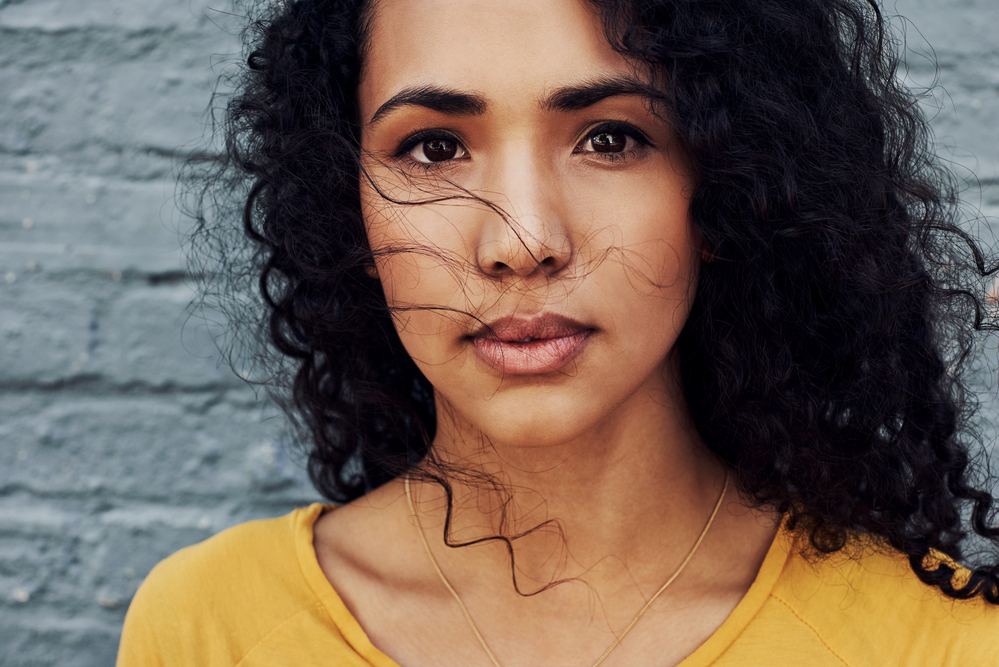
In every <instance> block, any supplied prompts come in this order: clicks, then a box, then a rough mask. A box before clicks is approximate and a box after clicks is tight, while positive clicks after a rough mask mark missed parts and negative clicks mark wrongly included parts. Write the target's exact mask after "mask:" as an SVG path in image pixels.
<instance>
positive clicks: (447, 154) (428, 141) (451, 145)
mask: <svg viewBox="0 0 999 667" xmlns="http://www.w3.org/2000/svg"><path fill="white" fill-rule="evenodd" d="M399 154H400V155H401V156H404V157H406V158H408V159H410V160H412V161H413V162H418V163H420V164H421V165H436V164H441V163H443V162H448V161H450V160H454V159H456V158H463V157H465V156H466V155H467V154H468V152H467V151H466V150H465V147H464V146H462V145H461V142H460V141H458V139H457V138H456V137H455V136H454V135H452V134H449V133H446V132H441V131H439V130H430V131H427V132H420V133H418V134H415V135H413V136H412V137H410V138H409V139H407V140H406V141H405V142H403V145H402V146H400V147H399Z"/></svg>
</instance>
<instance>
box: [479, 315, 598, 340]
mask: <svg viewBox="0 0 999 667" xmlns="http://www.w3.org/2000/svg"><path fill="white" fill-rule="evenodd" d="M592 328H593V327H589V326H587V325H585V324H582V323H580V322H577V321H576V320H574V319H572V318H571V317H565V316H563V315H556V314H555V313H545V314H542V315H535V316H533V317H521V316H516V315H512V316H508V317H501V318H499V319H496V320H493V321H492V322H485V323H482V324H480V325H479V326H477V327H475V328H474V329H473V330H472V332H471V334H469V336H470V337H471V338H489V339H492V340H499V341H502V342H507V343H509V342H517V341H526V340H536V339H541V340H544V339H551V338H564V337H565V336H572V335H574V334H577V333H580V332H582V331H588V330H590V329H592Z"/></svg>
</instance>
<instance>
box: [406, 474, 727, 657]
mask: <svg viewBox="0 0 999 667" xmlns="http://www.w3.org/2000/svg"><path fill="white" fill-rule="evenodd" d="M405 487H406V502H407V503H409V513H410V515H412V517H413V520H414V521H415V522H416V531H417V532H418V533H419V534H420V541H421V542H422V543H423V550H424V551H426V552H427V557H428V558H430V563H431V564H432V565H433V566H434V570H435V571H436V572H437V576H438V577H440V580H441V583H443V584H444V587H445V588H447V590H448V592H450V593H451V596H452V597H453V598H454V600H455V602H457V603H458V606H459V607H460V608H461V613H462V614H464V615H465V620H466V621H468V627H470V628H472V632H473V633H474V634H475V638H476V639H478V640H479V645H480V646H482V650H483V651H485V652H486V655H487V656H489V660H490V661H492V663H493V665H495V667H502V666H501V665H500V663H499V660H497V659H496V656H495V655H493V652H492V649H490V648H489V645H488V644H486V640H485V639H484V638H483V637H482V633H481V632H479V628H478V626H476V625H475V621H473V620H472V615H471V614H469V613H468V608H467V607H465V603H464V602H462V601H461V598H460V597H458V592H457V591H455V590H454V587H452V586H451V583H450V582H449V581H448V580H447V577H445V576H444V573H443V572H441V567H440V565H438V564H437V559H436V558H434V554H433V552H432V551H430V544H429V543H428V542H427V538H426V536H425V535H424V534H423V526H422V525H421V524H420V517H419V516H417V514H416V507H415V506H414V505H413V495H412V494H411V493H410V491H409V477H408V476H407V477H406V479H405ZM727 491H728V470H726V471H725V483H724V484H723V485H722V490H721V494H720V495H719V496H718V500H717V502H715V508H714V509H713V510H711V516H710V517H708V522H707V523H706V524H704V529H703V530H701V534H700V535H698V537H697V541H696V542H694V546H692V547H690V551H688V552H687V556H686V558H684V559H683V562H682V563H680V566H679V567H677V568H676V570H674V572H673V574H672V575H670V578H669V579H667V580H666V583H665V584H663V585H662V587H661V588H660V589H659V590H658V591H656V594H655V595H653V596H652V597H651V598H649V601H648V602H646V603H645V604H644V605H643V606H642V608H641V609H639V610H638V613H637V614H635V617H634V618H633V619H631V623H628V625H627V626H626V627H625V628H624V630H622V631H621V634H619V635H617V637H615V639H614V641H613V642H611V645H610V646H608V647H607V650H606V651H604V652H603V655H601V656H600V657H599V658H598V659H597V661H596V662H595V663H593V667H599V665H600V664H601V663H602V662H603V661H604V660H606V659H607V656H609V655H610V654H611V651H613V650H614V649H616V648H617V647H618V644H620V643H621V642H622V641H623V640H624V638H625V635H627V634H628V633H629V632H631V629H632V628H633V627H635V624H636V623H638V620H639V619H640V618H642V616H644V615H645V612H646V611H648V609H649V607H651V606H652V603H653V602H655V601H656V598H658V597H659V596H660V595H662V592H663V591H665V590H666V588H667V587H669V585H670V584H672V583H673V582H674V581H675V580H676V578H677V577H679V576H680V573H681V572H683V569H684V568H685V567H687V563H689V562H690V559H691V558H693V557H694V553H695V552H696V551H697V547H699V546H701V542H702V541H704V536H705V535H707V534H708V529H709V528H711V524H712V523H714V521H715V516H717V515H718V510H719V509H720V508H721V504H722V500H724V498H725V493H726V492H727Z"/></svg>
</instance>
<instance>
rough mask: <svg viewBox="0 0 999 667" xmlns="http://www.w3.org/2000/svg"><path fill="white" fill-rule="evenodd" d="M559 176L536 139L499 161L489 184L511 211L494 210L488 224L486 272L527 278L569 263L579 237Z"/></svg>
mask: <svg viewBox="0 0 999 667" xmlns="http://www.w3.org/2000/svg"><path fill="white" fill-rule="evenodd" d="M518 143H520V142H518ZM554 176H555V169H554V165H551V164H547V162H546V161H545V159H544V156H543V155H540V154H538V152H537V150H536V144H535V146H530V145H520V146H511V147H510V150H507V151H505V152H504V154H502V155H498V156H497V157H496V159H495V160H494V161H493V164H492V165H491V168H490V170H489V177H488V179H487V182H486V183H484V184H483V185H484V188H483V189H484V190H485V191H486V192H488V193H494V194H493V195H492V196H491V197H490V199H491V200H492V201H493V202H494V203H495V204H497V209H498V211H502V213H505V214H506V215H505V216H504V215H501V214H500V213H499V212H492V211H490V212H489V214H490V215H489V219H488V220H485V221H484V223H483V228H482V232H481V236H480V244H479V247H478V251H477V254H478V257H477V261H478V264H479V268H480V269H481V270H482V271H483V272H484V273H487V274H490V275H497V276H499V275H506V274H514V275H517V276H519V277H526V276H529V275H531V274H533V273H534V272H536V271H539V270H541V271H543V272H545V273H548V274H552V273H555V272H558V271H560V270H562V269H563V268H564V267H565V266H566V265H568V263H569V261H570V260H571V258H572V254H573V240H572V236H571V234H570V228H569V224H568V223H569V221H568V220H566V217H567V215H566V213H567V211H566V201H565V198H564V195H565V193H564V191H563V188H562V186H561V183H560V182H559V179H558V178H557V177H554Z"/></svg>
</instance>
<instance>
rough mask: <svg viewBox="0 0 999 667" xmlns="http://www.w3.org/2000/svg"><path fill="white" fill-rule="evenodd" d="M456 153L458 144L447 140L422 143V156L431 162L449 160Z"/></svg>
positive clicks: (431, 140)
mask: <svg viewBox="0 0 999 667" xmlns="http://www.w3.org/2000/svg"><path fill="white" fill-rule="evenodd" d="M457 152H458V144H457V143H455V142H454V141H450V140H448V139H428V140H427V141H425V142H423V154H424V155H426V156H427V159H428V160H430V161H431V162H444V161H445V160H450V159H451V158H453V157H454V156H455V155H456V154H457Z"/></svg>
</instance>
